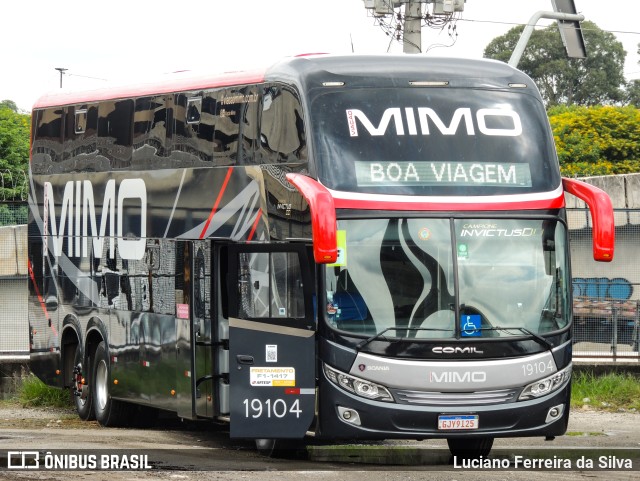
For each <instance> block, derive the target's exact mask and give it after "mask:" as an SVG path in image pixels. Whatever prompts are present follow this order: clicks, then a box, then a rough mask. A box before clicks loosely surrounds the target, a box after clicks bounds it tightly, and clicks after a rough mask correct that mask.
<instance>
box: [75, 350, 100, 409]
mask: <svg viewBox="0 0 640 481" xmlns="http://www.w3.org/2000/svg"><path fill="white" fill-rule="evenodd" d="M86 366H88V365H85V364H84V363H83V359H82V349H81V347H80V344H78V345H76V352H75V355H74V356H73V379H72V380H71V397H72V398H73V404H74V406H75V407H76V412H77V413H78V417H79V418H80V419H82V420H83V421H92V420H93V419H95V418H96V414H95V412H94V411H93V398H92V396H91V389H90V386H89V385H87V384H85V383H84V382H83V381H84V379H85V377H84V376H85V374H86V371H87V367H86Z"/></svg>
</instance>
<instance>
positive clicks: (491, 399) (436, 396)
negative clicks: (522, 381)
mask: <svg viewBox="0 0 640 481" xmlns="http://www.w3.org/2000/svg"><path fill="white" fill-rule="evenodd" d="M517 393H518V390H517V389H501V390H497V391H474V392H430V391H405V390H398V391H395V392H394V394H395V397H396V400H397V401H398V402H399V403H401V404H421V405H424V406H464V405H467V406H468V405H474V404H475V405H477V404H482V405H487V404H503V403H509V402H512V401H514V400H515V398H516V395H517Z"/></svg>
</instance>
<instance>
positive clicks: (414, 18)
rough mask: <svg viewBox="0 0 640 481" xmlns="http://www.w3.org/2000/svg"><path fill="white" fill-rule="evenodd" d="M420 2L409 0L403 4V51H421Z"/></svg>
mask: <svg viewBox="0 0 640 481" xmlns="http://www.w3.org/2000/svg"><path fill="white" fill-rule="evenodd" d="M421 3H422V2H420V1H419V0H409V2H407V3H405V5H404V18H405V20H404V35H403V42H402V51H403V52H404V53H421V52H422V25H421V23H422V5H421Z"/></svg>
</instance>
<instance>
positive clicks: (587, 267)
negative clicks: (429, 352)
mask: <svg viewBox="0 0 640 481" xmlns="http://www.w3.org/2000/svg"><path fill="white" fill-rule="evenodd" d="M570 211H571V213H572V214H573V215H576V214H577V215H582V214H583V213H584V215H585V216H588V213H587V212H586V211H584V210H583V209H571V210H570ZM625 218H626V221H625ZM616 219H617V220H616V223H617V224H619V225H618V227H616V253H615V258H614V260H613V262H610V263H600V262H595V261H593V259H592V256H591V252H592V251H591V245H592V237H591V229H590V228H589V227H586V228H583V229H572V230H570V231H569V233H570V234H569V236H570V242H571V251H572V252H571V258H572V276H573V282H572V287H573V303H574V333H573V334H574V336H573V339H574V348H573V357H574V359H576V360H586V359H589V358H593V359H595V360H604V359H606V360H613V361H618V362H640V352H639V349H638V348H639V345H640V210H634V211H632V210H620V209H618V210H616ZM636 221H637V222H636ZM26 222H27V206H26V204H25V203H6V202H5V203H0V361H1V360H19V359H23V358H24V357H25V356H26V355H27V354H28V351H29V329H28V318H27V306H28V298H27V292H28V285H27V274H28V273H27V261H26V259H27V254H26V249H27V234H26V225H25V224H26ZM634 222H636V223H635V224H634ZM587 225H588V222H587Z"/></svg>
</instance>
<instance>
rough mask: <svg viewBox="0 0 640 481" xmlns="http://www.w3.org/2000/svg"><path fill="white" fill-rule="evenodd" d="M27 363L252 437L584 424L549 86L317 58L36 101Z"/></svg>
mask: <svg viewBox="0 0 640 481" xmlns="http://www.w3.org/2000/svg"><path fill="white" fill-rule="evenodd" d="M32 125H33V127H32V129H33V132H32V157H31V165H30V174H31V176H30V187H31V189H30V195H29V205H30V220H29V273H30V277H31V282H30V304H29V325H30V326H29V327H30V334H31V366H32V369H33V370H34V371H35V372H36V373H37V375H38V376H39V377H40V378H41V379H43V380H44V381H45V382H47V383H49V384H51V385H54V386H59V387H65V388H70V389H71V390H72V391H73V393H74V394H75V396H74V399H75V404H76V407H77V411H78V414H79V416H80V417H81V418H83V419H92V418H97V420H98V421H99V422H100V424H102V425H105V426H112V425H128V423H130V422H131V421H132V419H135V420H140V419H147V418H148V419H150V418H152V417H153V415H154V414H155V413H157V412H158V410H165V411H172V412H175V413H176V414H177V416H180V417H182V418H185V419H209V420H216V421H219V420H224V421H228V422H229V423H230V434H231V436H232V437H236V438H253V439H256V440H257V442H258V445H259V446H260V447H262V448H265V449H271V448H273V447H274V446H275V445H276V442H275V440H279V439H289V440H291V439H293V440H295V439H299V440H302V439H303V438H305V436H309V435H314V436H316V437H317V438H319V439H385V438H387V439H390V438H411V439H424V438H446V439H447V440H448V442H449V447H450V449H451V451H452V453H454V454H464V455H472V456H477V455H482V454H487V453H488V452H489V450H490V449H491V446H492V443H493V439H494V438H495V437H508V436H556V435H561V434H563V433H564V432H565V430H566V428H567V421H568V416H569V397H570V385H571V383H570V380H571V321H572V314H571V312H572V300H571V274H570V262H569V246H568V231H567V223H566V213H565V201H564V195H565V192H570V193H571V194H574V195H576V196H578V197H580V198H581V199H583V200H584V201H585V202H586V203H587V204H588V205H589V207H590V208H591V212H592V219H593V230H594V258H595V260H598V261H609V260H611V259H612V257H613V237H614V229H613V217H612V209H611V202H610V201H609V198H608V197H607V196H606V194H604V193H603V192H602V191H599V190H598V189H595V188H593V187H590V186H588V185H586V184H583V183H581V182H579V181H577V180H571V179H562V178H561V176H560V171H559V166H558V160H557V157H556V153H555V149H554V143H553V137H552V134H551V131H550V128H549V124H548V121H547V116H546V113H545V109H544V106H543V104H542V101H541V99H540V95H539V93H538V91H537V89H536V87H535V86H534V85H533V83H532V81H531V79H529V78H528V77H527V76H525V75H524V74H522V73H521V72H519V71H517V70H515V69H513V68H511V67H509V66H507V65H505V64H503V63H499V62H494V61H487V60H460V59H432V58H427V57H423V56H331V55H312V56H301V57H295V58H290V59H286V60H284V61H282V62H280V63H278V64H276V65H273V66H272V67H270V68H268V69H266V70H262V71H257V72H241V73H233V74H225V75H219V76H212V77H201V78H189V79H186V78H185V79H182V78H179V79H174V80H171V81H169V82H165V83H158V84H145V85H139V86H135V87H132V88H118V89H112V90H99V91H93V92H88V93H63V94H57V95H51V96H45V97H43V98H42V99H40V100H39V101H38V103H37V104H36V105H35V107H34V109H33V123H32Z"/></svg>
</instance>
